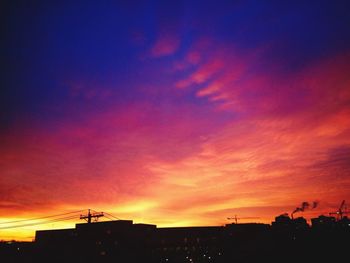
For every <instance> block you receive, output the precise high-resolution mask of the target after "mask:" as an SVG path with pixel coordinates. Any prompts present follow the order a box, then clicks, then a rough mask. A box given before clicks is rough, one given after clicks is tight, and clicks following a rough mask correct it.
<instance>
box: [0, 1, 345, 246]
mask: <svg viewBox="0 0 350 263" xmlns="http://www.w3.org/2000/svg"><path fill="white" fill-rule="evenodd" d="M73 2H74V3H71V1H2V4H1V7H0V19H1V39H2V40H1V42H0V54H1V55H0V57H1V73H0V74H1V78H0V79H1V80H0V81H1V90H0V223H1V222H7V221H14V220H22V219H28V218H35V217H40V216H46V215H54V214H60V213H65V212H70V211H76V210H82V209H87V208H92V209H94V210H96V211H106V212H109V213H112V214H113V215H115V216H116V217H118V218H122V219H131V220H134V222H143V223H150V224H156V225H158V226H161V227H164V226H196V225H197V226H198V225H224V224H228V223H231V222H232V221H230V220H228V219H227V218H228V217H233V216H235V215H237V217H238V218H241V219H239V222H251V221H254V222H263V223H270V222H271V221H272V220H274V217H275V216H277V215H280V214H282V213H289V214H290V213H291V212H292V211H293V210H294V209H295V208H296V207H298V206H300V204H301V203H302V202H304V201H307V202H310V203H311V202H313V201H317V203H318V206H317V207H316V208H314V209H311V208H309V209H306V210H305V211H304V212H298V214H295V216H304V217H305V218H307V219H310V218H311V217H314V216H318V215H320V214H325V215H328V213H329V212H333V211H335V210H337V208H338V207H339V205H340V203H341V201H342V200H349V201H350V74H349V72H350V31H349V25H350V2H349V1H340V0H338V1H295V0H294V1H250V0H248V1H227V2H225V1H144V2H143V1H102V2H98V1H81V2H80V1H73ZM251 217H254V218H255V219H250V220H249V219H248V218H251ZM79 221H80V220H79V219H78V218H77V219H76V220H75V221H74V220H73V221H69V222H65V223H54V224H51V225H46V226H34V227H24V228H16V229H10V230H8V229H0V239H18V240H29V239H31V238H33V236H34V235H35V232H34V231H35V230H36V229H45V228H49V229H50V228H61V227H74V223H77V222H79Z"/></svg>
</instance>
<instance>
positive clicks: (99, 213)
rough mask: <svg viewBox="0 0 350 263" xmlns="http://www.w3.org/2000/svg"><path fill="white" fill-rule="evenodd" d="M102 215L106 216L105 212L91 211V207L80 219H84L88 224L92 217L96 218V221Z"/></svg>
mask: <svg viewBox="0 0 350 263" xmlns="http://www.w3.org/2000/svg"><path fill="white" fill-rule="evenodd" d="M102 216H104V214H103V212H95V213H91V209H89V210H88V213H87V215H80V219H84V220H86V221H87V223H88V224H91V221H92V218H94V221H95V222H96V221H97V220H98V218H99V217H102Z"/></svg>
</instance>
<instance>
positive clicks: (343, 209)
mask: <svg viewBox="0 0 350 263" xmlns="http://www.w3.org/2000/svg"><path fill="white" fill-rule="evenodd" d="M348 213H349V212H348V211H347V206H346V204H345V200H343V201H342V202H341V204H340V206H339V208H338V210H337V211H335V212H331V213H329V215H336V216H337V220H341V219H343V218H344V215H346V214H348Z"/></svg>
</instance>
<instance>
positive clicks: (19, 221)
mask: <svg viewBox="0 0 350 263" xmlns="http://www.w3.org/2000/svg"><path fill="white" fill-rule="evenodd" d="M85 210H86V209H85ZM85 210H79V211H73V212H68V213H62V214H57V215H51V216H43V217H37V218H31V219H22V220H16V221H7V222H0V225H5V224H14V223H21V222H28V221H36V220H42V219H47V218H53V217H59V216H64V215H69V214H77V213H81V212H83V211H85Z"/></svg>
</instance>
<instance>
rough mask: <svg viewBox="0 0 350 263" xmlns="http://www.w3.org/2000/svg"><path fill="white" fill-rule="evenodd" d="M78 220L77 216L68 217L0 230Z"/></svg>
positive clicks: (1, 228)
mask: <svg viewBox="0 0 350 263" xmlns="http://www.w3.org/2000/svg"><path fill="white" fill-rule="evenodd" d="M76 218H77V217H76V216H66V217H62V218H55V219H51V220H46V221H42V222H36V223H35V222H33V223H27V224H19V225H12V226H5V227H0V230H4V229H11V228H19V227H26V226H36V225H44V224H50V223H55V222H60V221H66V220H71V219H76Z"/></svg>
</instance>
